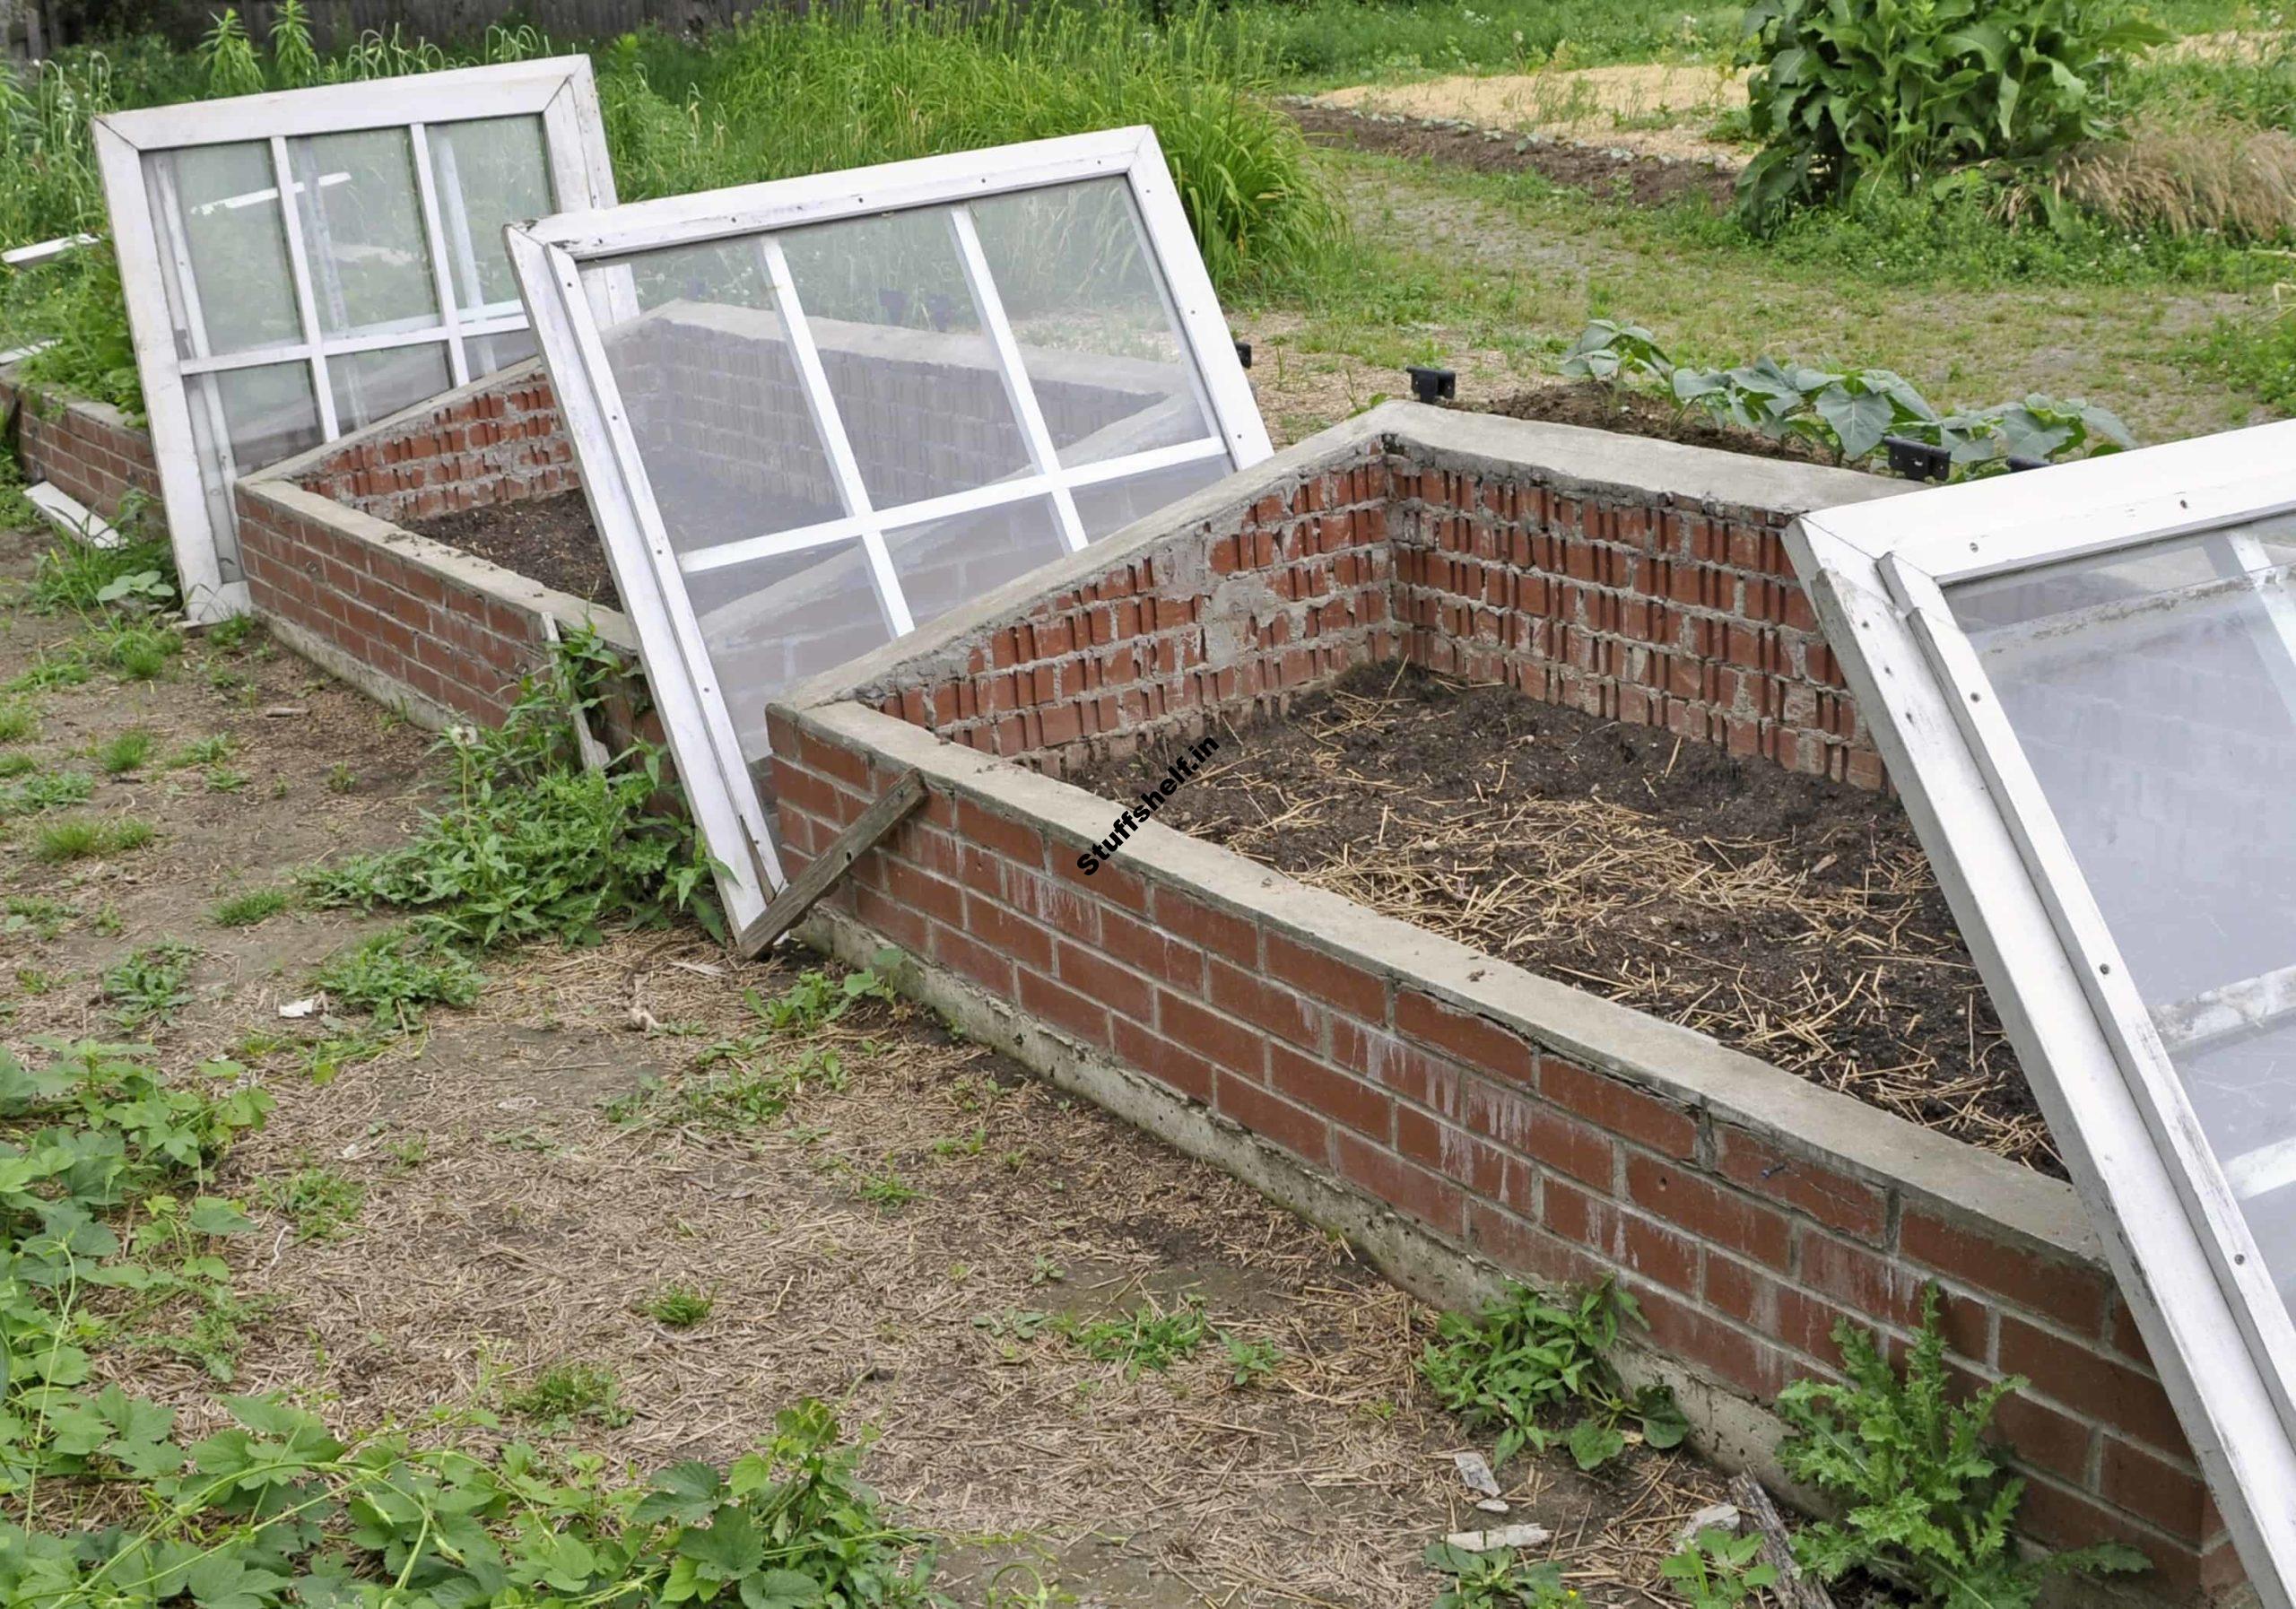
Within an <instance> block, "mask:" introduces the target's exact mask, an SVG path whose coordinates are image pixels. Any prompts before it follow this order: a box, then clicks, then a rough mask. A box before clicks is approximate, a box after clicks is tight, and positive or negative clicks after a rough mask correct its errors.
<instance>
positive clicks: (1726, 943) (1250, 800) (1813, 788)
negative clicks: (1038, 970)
mask: <svg viewBox="0 0 2296 1609" xmlns="http://www.w3.org/2000/svg"><path fill="white" fill-rule="evenodd" d="M1161 765H1162V762H1161V756H1156V755H1144V756H1141V757H1139V758H1137V759H1135V760H1134V761H1127V762H1126V763H1124V764H1122V765H1118V766H1114V767H1109V768H1106V769H1104V770H1102V771H1101V772H1100V774H1099V775H1098V776H1097V777H1095V778H1091V779H1089V780H1088V783H1087V785H1088V786H1096V787H1100V788H1101V789H1102V790H1103V791H1106V792H1107V793H1109V795H1110V796H1123V795H1124V794H1126V793H1127V792H1128V791H1130V790H1129V787H1128V784H1129V782H1130V781H1131V780H1132V779H1133V777H1134V774H1135V771H1137V772H1139V773H1141V774H1142V775H1143V776H1145V775H1147V774H1150V773H1160V772H1161ZM1158 819H1159V820H1161V821H1163V822H1166V823H1168V824H1170V825H1172V826H1175V827H1178V828H1181V829H1183V830H1184V831H1189V832H1192V833H1195V834H1196V835H1197V836H1199V837H1203V838H1206V839H1211V840H1213V841H1214V842H1218V843H1222V844H1225V845H1226V846H1227V847H1229V848H1232V849H1235V850H1237V851H1239V853H1241V854H1245V855H1248V856H1250V857H1253V858H1254V859H1257V860H1259V861H1262V862H1265V864H1267V865H1273V866H1275V867H1277V868H1278V869H1280V870H1282V871H1283V872H1286V873H1288V874H1291V875H1292V876H1294V877H1297V878H1299V879H1300V881H1302V882H1305V883H1313V884H1315V885H1317V886H1318V887H1322V888H1326V889H1330V890H1332V891H1335V892H1336V893H1341V894H1344V895H1346V896H1347V897H1348V898H1350V899H1352V900H1356V901H1358V902H1359V903H1361V904H1363V905H1367V906H1370V908H1372V909H1376V910H1378V911H1382V912H1384V913H1386V914H1387V915H1389V916H1394V917H1399V918H1403V919H1405V920H1406V921H1411V922H1414V923H1417V924H1419V925H1421V926H1425V927H1429V928H1431V929H1433V930H1435V931H1437V932H1439V933H1442V934H1444V935H1448V936H1450V937H1453V938H1456V939H1458V940H1460V941H1462V942H1464V943H1466V944H1473V945H1474V946H1475V947H1477V948H1478V949H1482V950H1485V951H1488V952H1490V953H1492V954H1493V955H1496V956H1500V957H1502V958H1504V959H1505V960H1508V961H1514V962H1516V963H1518V964H1519V965H1521V966H1523V967H1525V968H1526V969H1528V970H1533V971H1536V972H1542V973H1545V974H1547V975H1549V976H1552V977H1554V978H1561V979H1563V980H1565V981H1567V982H1570V983H1573V984H1576V985H1578V986H1580V987H1585V988H1588V989H1591V990H1593V991H1595V992H1596V993H1597V994H1600V995H1603V996H1605V997H1607V998H1609V999H1613V1000H1616V1001H1619V1002H1620V1003H1622V1004H1623V1005H1631V1006H1634V1007H1637V1008H1638V1009H1640V1010H1643V1011H1647V1012H1650V1013H1654V1014H1656V1015H1658V1016H1663V1017H1665V1018H1667V1019H1669V1020H1671V1021H1673V1022H1680V1023H1682V1024H1683V1025H1685V1026H1687V1027H1691V1028H1694V1029H1697V1030H1699V1031H1701V1032H1704V1033H1708V1034H1711V1035H1712V1036H1714V1037H1715V1038H1716V1039H1720V1040H1721V1041H1722V1042H1724V1043H1725V1044H1727V1045H1731V1046H1733V1047H1735V1048H1738V1049H1741V1050H1744V1051H1745V1052H1747V1053H1748V1054H1749V1055H1752V1056H1757V1057H1761V1058H1762V1059H1764V1060H1766V1061H1769V1062H1771V1063H1773V1064H1775V1065H1778V1066H1780V1067H1783V1068H1786V1069H1787V1070H1788V1071H1790V1072H1793V1073H1796V1074H1800V1075H1802V1076H1803V1077H1805V1078H1809V1079H1812V1080H1813V1081H1815V1082H1817V1083H1822V1084H1824V1085H1826V1086H1827V1087H1829V1088H1831V1089H1836V1090H1839V1091H1841V1092H1844V1093H1846V1094H1849V1095H1853V1096H1856V1097H1857V1099H1858V1100H1864V1101H1866V1102H1868V1103H1869V1104H1871V1105H1874V1106H1876V1107H1879V1108H1881V1109H1883V1110H1886V1111H1891V1112H1895V1113H1897V1114H1898V1115H1899V1116H1900V1117H1904V1118H1911V1119H1912V1120H1914V1121H1915V1122H1918V1123H1921V1124H1924V1125H1926V1126H1930V1127H1933V1128H1936V1129H1940V1130H1943V1131H1944V1132H1945V1133H1948V1134H1951V1135H1955V1136H1957V1137H1959V1138H1961V1139H1965V1140H1968V1141H1970V1142H1972V1143H1973V1144H1979V1145H1981V1146H1983V1147H1985V1148H1986V1149H1987V1150H1989V1151H1994V1152H1998V1153H2000V1154H2001V1155H2003V1156H2005V1157H2009V1158H2011V1159H2013V1160H2014V1161H2020V1162H2022V1163H2025V1164H2027V1165H2029V1166H2031V1167H2035V1168H2040V1169H2044V1170H2050V1171H2056V1170H2057V1169H2058V1163H2057V1156H2056V1152H2055V1150H2054V1148H2053V1147H2052V1145H2051V1144H2050V1141H2049V1137H2048V1131H2047V1128H2046V1126H2044V1125H2043V1123H2042V1121H2041V1118H2040V1117H2039V1112H2038V1111H2037V1110H2036V1109H2035V1108H2034V1105H2033V1102H2032V1099H2031V1093H2030V1092H2029V1091H2028V1090H2027V1088H2026V1086H2025V1083H2024V1080H2023V1076H2022V1074H2021V1073H2020V1072H2019V1070H2018V1068H2017V1065H2016V1061H2015V1057H2014V1056H2013V1053H2012V1051H2011V1050H2010V1048H2009V1047H2008V1045H2007V1043H2006V1042H2005V1040H2004V1039H2003V1038H2002V1036H2001V1031H2000V1026H1999V1023H1998V1021H1997V1020H1996V1017H1995V1015H1994V1013H1993V1010H1992V1007H1991V1005H1990V1003H1989V1002H1988V1001H1987V997H1986V995H1985V990H1984V987H1983V985H1982V984H1981V983H1980V982H1979V978H1978V976H1977V973H1976V970H1975V969H1974V967H1973V966H1972V964H1971V962H1970V958H1969V954H1968V952H1967V950H1966V949H1965V948H1964V946H1963V945H1962V944H1961V936H1960V934H1959V933H1958V931H1957V930H1956V929H1955V927H1954V926H1953V922H1952V916H1951V914H1950V912H1949V911H1948V910H1947V909H1946V907H1945V904H1944V899H1943V897H1942V895H1941V894H1940V893H1939V891H1938V889H1937V886H1936V882H1935V878H1934V877H1933V876H1932V874H1931V873H1930V870H1929V865H1928V862H1927V860H1926V857H1925V856H1924V855H1923V853H1922V851H1921V848H1920V845H1919V844H1918V842H1917V841H1916V840H1915V839H1914V836H1913V833H1912V831H1911V829H1910V827H1909V825H1908V824H1907V822H1906V821H1905V818H1904V815H1903V813H1902V812H1901V811H1900V809H1899V808H1898V807H1897V806H1896V805H1895V804H1893V803H1892V802H1891V801H1889V800H1887V799H1883V798H1879V797H1875V796H1872V795H1869V794H1865V793H1862V792H1859V791H1857V790H1855V789H1851V788H1847V787H1839V786H1837V785H1834V784H1831V783H1828V782H1825V781H1822V780H1821V779H1817V778H1805V777H1797V776H1792V775H1789V774H1788V773H1787V772H1785V771H1782V770H1779V769H1778V768H1776V767H1774V766H1772V765H1770V764H1769V763H1767V762H1766V761H1760V760H1755V761H1746V762H1740V761H1733V760H1731V759H1730V758H1729V757H1728V756H1727V755H1726V754H1724V753H1722V752H1719V751H1717V750H1715V749H1713V748H1711V747H1709V746H1708V745H1705V744H1693V743H1685V742H1683V740H1681V739H1679V738H1676V737H1674V736H1673V735H1670V734H1667V733H1665V732H1660V731H1654V730H1651V729H1649V728H1645V727H1635V726H1622V725H1619V724H1617V723H1614V722H1605V721H1602V720H1599V719H1596V718H1591V717H1587V716H1583V715H1580V714H1578V712H1576V711H1573V710H1569V709H1559V708H1555V707H1552V706H1549V705H1544V704H1537V703H1534V702H1532V701H1531V700H1526V699H1524V698H1522V697H1520V696H1518V695H1517V694H1515V693H1512V692H1510V691H1507V690H1505V689H1502V688H1493V687H1474V688H1470V687H1467V686H1465V685H1464V684H1460V683H1451V682H1448V681H1445V680H1443V679H1441V678H1438V677H1434V676H1431V675H1427V674H1422V673H1421V672H1418V671H1416V670H1409V671H1406V670H1403V669H1400V668H1399V667H1396V666H1394V665H1384V666H1378V665H1375V666H1370V667H1366V668H1365V669H1362V670H1359V671H1357V672H1354V673H1352V674H1351V675H1350V676H1349V677H1347V678H1346V679H1344V681H1343V682H1342V683H1340V684H1339V685H1338V686H1337V687H1335V688H1334V689H1333V690H1331V691H1327V692H1323V693H1318V694H1316V695H1312V696H1311V697H1309V698H1308V699H1306V700H1302V701H1300V703H1299V704H1297V705H1295V706H1294V708H1293V709H1292V711H1291V716H1290V717H1289V718H1287V719H1285V720H1283V721H1278V722H1271V723H1268V724H1265V725H1264V726H1257V727H1254V728H1252V729H1250V730H1248V731H1245V732H1241V733H1239V734H1237V735H1235V738H1234V741H1233V742H1232V743H1231V744H1230V746H1229V747H1228V749H1227V750H1226V752H1225V754H1224V755H1223V756H1222V763H1218V764H1215V765H1214V766H1213V767H1212V768H1210V769H1208V770H1205V772H1203V773H1202V774H1201V775H1199V776H1198V777H1196V778H1193V779H1192V780H1191V781H1190V782H1189V783H1188V785H1187V787H1185V788H1184V789H1182V790H1181V791H1180V792H1179V794H1178V795H1177V796H1175V797H1174V798H1173V799H1172V801H1171V802H1170V804H1168V805H1167V806H1166V807H1165V809H1164V810H1163V812H1162V813H1161V814H1160V816H1159V818H1158Z"/></svg>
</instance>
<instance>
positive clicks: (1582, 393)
mask: <svg viewBox="0 0 2296 1609" xmlns="http://www.w3.org/2000/svg"><path fill="white" fill-rule="evenodd" d="M1475 412H1477V413H1498V414H1501V415H1503V416H1505V417H1506V418H1509V419H1537V420H1543V421H1544V422H1547V423H1549V424H1578V425H1586V426H1587V427H1588V428H1590V429H1593V430H1597V431H1615V432H1617V433H1618V434H1620V435H1622V436H1649V437H1654V438H1656V439H1658V440H1660V441H1681V442H1684V443H1687V444H1688V445H1690V446H1692V447H1711V448H1719V449H1720V450H1721V451H1723V452H1726V453H1746V454H1750V455H1751V456H1752V457H1757V458H1786V459H1789V460H1791V461H1793V462H1795V463H1797V464H1826V465H1831V464H1832V463H1833V457H1832V456H1831V454H1829V453H1826V452H1824V451H1823V450H1822V449H1820V448H1815V447H1813V446H1812V445H1811V444H1810V443H1808V442H1806V441H1799V440H1772V439H1770V437H1768V436H1764V435H1762V434H1761V433H1760V432H1759V431H1742V430H1740V429H1738V428H1737V427H1736V426H1735V425H1728V424H1720V423H1718V422H1716V421H1714V420H1713V419H1711V418H1709V416H1707V415H1706V414H1703V413H1691V412H1689V411H1688V410H1686V409H1683V408H1678V407H1676V406H1674V404H1672V403H1671V402H1668V401H1667V400H1666V399H1665V398H1664V397H1662V396H1648V395H1646V394H1645V393H1642V392H1639V391H1629V390H1625V389H1622V388H1621V387H1616V386H1606V385H1605V384H1603V383H1602V382H1601V381H1599V380H1578V381H1574V382H1570V383H1568V384H1562V385H1553V386H1534V387H1531V388H1530V389H1529V390H1527V391H1518V392H1516V393H1515V394H1514V395H1513V396H1508V397H1502V398H1500V400H1499V401H1497V402H1494V403H1492V404H1489V405H1488V406H1485V407H1481V408H1478V409H1476V410H1475Z"/></svg>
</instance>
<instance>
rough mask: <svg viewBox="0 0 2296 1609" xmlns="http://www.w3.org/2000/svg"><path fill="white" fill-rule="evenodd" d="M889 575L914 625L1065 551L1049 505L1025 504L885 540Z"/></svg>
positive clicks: (1032, 500)
mask: <svg viewBox="0 0 2296 1609" xmlns="http://www.w3.org/2000/svg"><path fill="white" fill-rule="evenodd" d="M885 548H886V551H887V552H890V553H891V555H892V561H893V576H894V578H895V579H897V580H898V581H899V582H900V595H901V598H902V600H903V601H904V602H905V603H907V604H909V618H910V619H911V620H913V621H915V622H917V623H918V625H920V626H921V625H923V624H924V623H925V622H926V621H928V620H931V619H933V618H934V617H935V616H936V615H939V614H944V613H947V612H948V611H949V610H951V609H953V608H955V607H956V606H957V605H958V604H965V603H970V601H971V600H973V599H974V598H977V597H978V596H980V595H981V594H983V593H985V592H988V591H991V590H993V589H994V588H996V587H1002V586H1003V585H1005V582H1007V581H1009V580H1011V579H1013V578H1014V577H1015V576H1023V575H1026V574H1028V572H1029V571H1031V570H1034V569H1036V568H1037V567H1038V566H1039V565H1042V564H1048V563H1050V562H1051V561H1053V560H1055V559H1057V558H1058V557H1060V555H1061V554H1063V553H1065V552H1067V551H1068V544H1066V543H1065V542H1063V541H1061V539H1060V527H1059V526H1058V524H1057V521H1056V518H1055V517H1054V514H1053V511H1052V500H1050V499H1049V498H1041V497H1039V498H1030V499H1028V500H1024V501H1022V502H1017V503H1005V504H1003V505H1002V506H1000V507H997V508H994V509H975V510H973V511H972V512H971V513H970V514H958V515H952V516H951V517H948V518H945V519H935V520H927V521H926V522H925V523H924V524H922V525H914V526H908V527H907V528H905V529H902V530H898V531H888V532H886V533H885Z"/></svg>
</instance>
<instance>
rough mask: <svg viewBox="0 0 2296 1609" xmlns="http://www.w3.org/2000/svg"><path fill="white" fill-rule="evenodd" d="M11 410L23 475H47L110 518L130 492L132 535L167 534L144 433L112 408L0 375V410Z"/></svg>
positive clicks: (29, 478)
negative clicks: (134, 507) (136, 509)
mask: <svg viewBox="0 0 2296 1609" xmlns="http://www.w3.org/2000/svg"><path fill="white" fill-rule="evenodd" d="M10 407H17V408H18V409H19V412H18V414H17V427H16V428H17V432H18V435H17V451H18V456H19V459H20V462H21V464H22V468H23V472H24V478H25V480H27V481H34V482H37V481H47V482H49V483H52V484H54V485H55V486H56V487H57V488H58V489H59V490H61V491H64V492H65V493H66V494H68V495H69V496H71V497H73V498H74V499H76V500H78V501H79V502H80V503H82V504H83V506H85V507H87V508H89V509H92V510H94V511H95V512H96V513H98V514H100V515H102V516H103V517H105V518H107V519H111V520H117V519H118V518H119V517H120V514H121V512H122V510H123V509H125V508H126V506H127V502H128V499H129V496H130V494H134V495H135V497H136V498H137V499H138V500H139V502H140V505H141V507H142V510H143V511H142V513H141V515H140V516H139V521H140V523H139V525H138V527H137V529H138V532H139V534H141V535H145V536H150V537H157V538H164V537H165V536H166V535H167V530H168V522H167V511H166V510H165V509H162V508H161V504H160V472H159V467H158V465H157V462H156V460H154V458H153V457H152V438H151V436H150V434H149V433H148V432H146V431H141V430H138V429H136V428H135V426H133V425H131V424H129V423H127V422H126V420H124V419H123V418H121V417H120V416H119V415H118V414H117V413H116V412H115V411H114V410H112V409H109V408H104V407H99V406H97V405H96V404H92V403H86V402H81V401H79V400H77V399H74V398H68V397H65V396H57V395H56V394H53V393H42V392H39V391H38V390H37V389H35V388H33V387H27V386H20V385H17V384H16V383H14V382H13V381H12V380H11V379H9V378H7V377H5V376H0V412H4V411H5V410H6V409H8V408H10Z"/></svg>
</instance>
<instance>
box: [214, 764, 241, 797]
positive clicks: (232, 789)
mask: <svg viewBox="0 0 2296 1609" xmlns="http://www.w3.org/2000/svg"><path fill="white" fill-rule="evenodd" d="M206 782H207V791H208V792H209V793H211V794H235V793H238V792H239V790H240V789H241V788H243V787H246V786H247V785H248V774H247V773H246V772H245V771H242V770H238V769H236V768H234V767H231V766H228V765H211V766H209V767H208V768H207V776H206Z"/></svg>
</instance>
